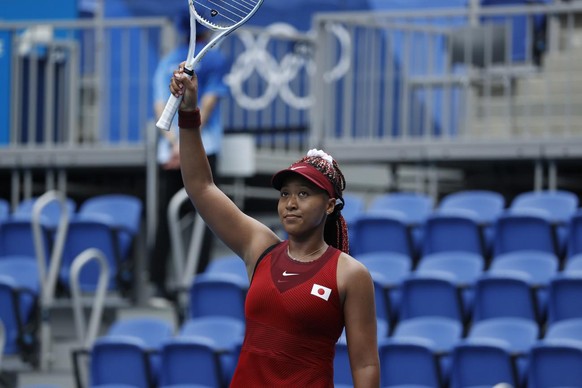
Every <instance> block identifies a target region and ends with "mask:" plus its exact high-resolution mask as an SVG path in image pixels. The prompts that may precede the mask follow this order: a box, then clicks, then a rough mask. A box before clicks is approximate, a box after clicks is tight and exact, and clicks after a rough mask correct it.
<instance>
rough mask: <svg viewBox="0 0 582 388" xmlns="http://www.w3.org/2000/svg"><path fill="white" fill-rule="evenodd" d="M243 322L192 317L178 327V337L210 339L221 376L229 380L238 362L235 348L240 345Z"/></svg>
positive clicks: (213, 317) (221, 318) (223, 318)
mask: <svg viewBox="0 0 582 388" xmlns="http://www.w3.org/2000/svg"><path fill="white" fill-rule="evenodd" d="M244 333H245V324H244V322H242V321H241V320H240V319H236V318H230V317H217V316H208V317H200V318H192V319H189V320H187V321H186V322H184V323H183V324H182V326H181V327H180V330H179V333H178V337H190V336H194V337H203V338H207V339H210V340H211V341H212V348H213V349H214V351H215V353H216V354H218V357H219V359H220V364H221V371H222V374H223V376H222V378H223V379H224V381H230V379H231V378H232V375H233V373H234V369H235V367H236V364H237V362H238V353H237V349H238V347H240V346H241V345H242V342H243V338H244Z"/></svg>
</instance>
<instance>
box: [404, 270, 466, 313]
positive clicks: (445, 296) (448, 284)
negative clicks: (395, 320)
mask: <svg viewBox="0 0 582 388" xmlns="http://www.w3.org/2000/svg"><path fill="white" fill-rule="evenodd" d="M400 288H401V301H400V310H399V312H400V314H399V320H400V321H402V320H406V319H411V318H417V317H426V316H436V317H446V318H451V319H454V320H457V321H459V322H461V323H465V317H466V315H465V312H464V306H463V301H462V296H461V292H460V290H459V289H458V288H457V286H456V284H455V279H454V277H453V276H452V275H450V274H448V273H443V272H441V271H438V272H437V271H432V272H430V273H427V272H424V273H422V274H415V275H412V276H409V277H408V278H407V279H404V280H403V282H402V285H401V287H400Z"/></svg>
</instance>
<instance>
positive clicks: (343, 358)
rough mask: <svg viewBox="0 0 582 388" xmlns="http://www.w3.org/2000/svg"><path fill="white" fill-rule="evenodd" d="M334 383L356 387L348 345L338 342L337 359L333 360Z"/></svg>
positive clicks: (336, 348)
mask: <svg viewBox="0 0 582 388" xmlns="http://www.w3.org/2000/svg"><path fill="white" fill-rule="evenodd" d="M333 382H334V384H336V385H337V384H341V385H348V386H350V385H354V380H353V379H352V369H351V368H350V356H349V354H348V344H347V343H345V342H344V341H338V343H336V344H335V357H334V359H333Z"/></svg>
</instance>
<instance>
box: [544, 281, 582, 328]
mask: <svg viewBox="0 0 582 388" xmlns="http://www.w3.org/2000/svg"><path fill="white" fill-rule="evenodd" d="M580 300H582V273H579V272H576V271H574V272H563V273H561V274H559V275H557V276H555V277H554V278H553V279H552V280H551V281H550V285H549V287H548V324H553V323H554V322H558V321H562V320H564V319H572V318H582V304H581V303H579V302H577V301H580Z"/></svg>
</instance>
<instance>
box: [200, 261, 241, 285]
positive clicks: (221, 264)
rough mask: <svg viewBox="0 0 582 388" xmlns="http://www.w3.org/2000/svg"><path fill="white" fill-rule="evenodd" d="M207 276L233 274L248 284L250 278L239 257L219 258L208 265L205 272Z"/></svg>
mask: <svg viewBox="0 0 582 388" xmlns="http://www.w3.org/2000/svg"><path fill="white" fill-rule="evenodd" d="M204 272H205V273H207V274H213V273H218V274H224V273H226V274H231V275H236V276H239V277H240V278H241V279H242V280H244V281H246V282H247V283H248V281H249V277H248V274H247V270H246V267H245V264H244V262H243V261H242V259H241V258H240V257H238V256H237V255H228V256H222V257H217V258H215V259H213V260H212V261H210V263H208V266H207V267H206V269H205V270H204Z"/></svg>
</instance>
